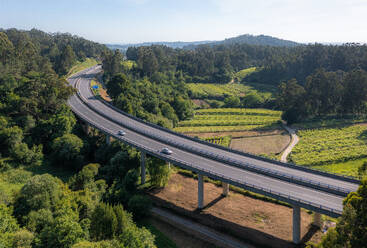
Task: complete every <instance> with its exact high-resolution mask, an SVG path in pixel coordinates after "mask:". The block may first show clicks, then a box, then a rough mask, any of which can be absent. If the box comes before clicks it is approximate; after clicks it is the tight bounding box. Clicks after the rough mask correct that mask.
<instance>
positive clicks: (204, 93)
mask: <svg viewBox="0 0 367 248" xmlns="http://www.w3.org/2000/svg"><path fill="white" fill-rule="evenodd" d="M187 86H188V87H189V90H190V92H191V97H192V98H197V99H224V98H225V97H226V96H239V97H243V96H245V95H247V94H251V93H256V94H259V95H260V96H261V97H262V98H264V99H271V98H272V97H273V93H272V92H274V90H273V89H272V90H269V91H261V90H257V89H256V86H255V85H245V84H240V83H228V84H201V83H199V84H195V83H189V84H187Z"/></svg>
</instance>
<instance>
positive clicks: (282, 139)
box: [230, 134, 291, 154]
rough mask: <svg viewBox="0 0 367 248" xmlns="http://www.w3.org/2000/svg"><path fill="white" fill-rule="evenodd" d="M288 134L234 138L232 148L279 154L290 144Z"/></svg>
mask: <svg viewBox="0 0 367 248" xmlns="http://www.w3.org/2000/svg"><path fill="white" fill-rule="evenodd" d="M290 140H291V138H290V137H289V135H288V134H279V135H269V136H261V137H248V138H247V137H246V138H232V142H231V146H230V147H231V148H232V149H235V150H238V151H243V152H249V153H253V154H274V153H275V154H277V153H280V152H282V151H283V150H284V149H285V148H286V147H287V146H288V144H289V142H290Z"/></svg>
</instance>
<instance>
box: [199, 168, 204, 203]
mask: <svg viewBox="0 0 367 248" xmlns="http://www.w3.org/2000/svg"><path fill="white" fill-rule="evenodd" d="M203 207H204V177H203V175H201V174H198V209H202V208H203Z"/></svg>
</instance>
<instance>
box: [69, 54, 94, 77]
mask: <svg viewBox="0 0 367 248" xmlns="http://www.w3.org/2000/svg"><path fill="white" fill-rule="evenodd" d="M96 64H98V62H97V60H95V59H94V58H86V60H84V61H83V62H80V61H78V62H77V63H76V64H75V65H74V66H73V67H72V68H71V69H70V71H69V73H68V75H67V77H69V76H71V75H73V74H75V73H77V72H79V71H82V70H84V69H87V68H88V67H91V66H94V65H96Z"/></svg>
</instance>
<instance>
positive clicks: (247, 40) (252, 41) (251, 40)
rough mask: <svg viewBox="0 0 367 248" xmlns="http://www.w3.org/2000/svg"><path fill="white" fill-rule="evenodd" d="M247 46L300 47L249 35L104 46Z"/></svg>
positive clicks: (114, 47)
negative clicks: (219, 38)
mask: <svg viewBox="0 0 367 248" xmlns="http://www.w3.org/2000/svg"><path fill="white" fill-rule="evenodd" d="M236 43H237V44H249V45H263V46H284V47H294V46H297V45H300V43H297V42H294V41H290V40H283V39H279V38H275V37H272V36H267V35H251V34H244V35H240V36H237V37H233V38H228V39H225V40H221V41H193V42H184V41H174V42H165V41H162V42H143V43H135V44H122V45H119V44H106V46H107V47H108V48H110V49H113V50H114V49H120V50H121V51H123V52H125V51H126V50H127V49H128V48H129V47H140V46H151V45H165V46H168V47H172V48H184V49H194V48H195V47H196V46H198V45H203V44H209V45H220V44H225V45H227V44H228V45H230V44H236Z"/></svg>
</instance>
